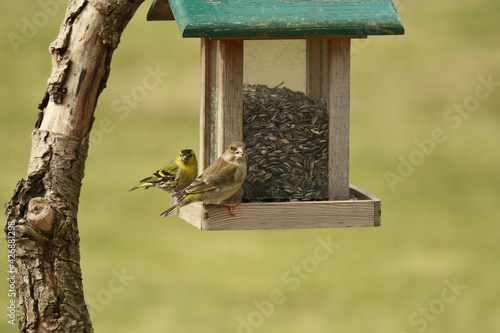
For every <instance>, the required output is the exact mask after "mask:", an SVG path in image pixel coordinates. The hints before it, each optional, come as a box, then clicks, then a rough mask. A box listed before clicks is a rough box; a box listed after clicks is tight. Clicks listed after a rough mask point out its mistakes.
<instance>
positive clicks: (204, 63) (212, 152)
mask: <svg viewBox="0 0 500 333" xmlns="http://www.w3.org/2000/svg"><path fill="white" fill-rule="evenodd" d="M200 60H201V61H200V62H201V100H200V159H199V163H200V166H199V168H200V170H205V169H206V168H207V167H208V166H209V165H210V163H212V162H213V161H215V159H217V154H218V152H217V149H215V142H217V104H216V103H217V95H216V87H217V41H216V40H213V39H210V38H202V39H201V56H200Z"/></svg>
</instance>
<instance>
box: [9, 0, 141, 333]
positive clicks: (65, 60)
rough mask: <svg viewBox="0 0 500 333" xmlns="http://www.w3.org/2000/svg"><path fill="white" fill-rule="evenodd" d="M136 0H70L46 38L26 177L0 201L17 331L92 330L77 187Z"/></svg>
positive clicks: (136, 5)
mask: <svg viewBox="0 0 500 333" xmlns="http://www.w3.org/2000/svg"><path fill="white" fill-rule="evenodd" d="M142 2H143V0H129V1H127V0H70V1H69V4H68V8H67V12H66V16H65V18H64V21H63V23H62V25H61V29H60V32H59V35H58V37H57V39H56V40H55V41H54V42H53V43H52V44H51V45H50V52H51V54H52V73H51V76H50V78H49V80H48V87H47V90H46V92H45V95H44V97H43V100H42V102H41V103H40V105H39V109H40V110H41V112H40V113H39V116H38V121H37V122H36V124H35V129H34V131H33V134H32V148H31V157H30V161H29V167H28V175H27V179H26V180H24V179H22V180H20V181H19V182H18V183H17V186H16V189H15V191H14V195H13V196H12V199H11V200H10V202H8V203H7V204H6V205H5V214H6V216H7V222H6V225H5V232H6V235H7V242H8V248H9V261H10V263H11V266H10V272H9V274H10V276H8V279H10V280H9V281H10V282H11V283H12V282H14V281H15V283H14V284H15V293H16V301H17V311H18V313H17V321H18V325H19V331H20V332H64V333H68V332H93V329H92V324H91V322H90V318H89V313H88V309H87V305H86V303H85V300H84V297H83V286H82V275H81V270H80V250H79V236H78V226H77V218H76V217H77V212H78V202H79V196H80V187H81V184H82V178H83V171H84V166H85V160H86V158H87V151H88V139H89V133H90V129H91V126H92V122H93V119H94V110H95V106H96V103H97V99H98V97H99V94H100V93H101V92H102V90H103V89H104V87H105V86H106V81H107V79H108V76H109V70H110V68H109V66H110V62H111V57H112V54H113V51H114V50H115V49H116V47H117V46H118V43H119V41H120V36H121V34H122V32H123V30H124V29H125V27H126V25H127V23H128V22H129V21H130V19H131V18H132V16H133V15H134V13H135V12H136V10H137V8H138V7H139V5H140V4H141V3H142ZM14 278H15V280H14ZM13 300H14V299H13ZM13 300H11V302H13Z"/></svg>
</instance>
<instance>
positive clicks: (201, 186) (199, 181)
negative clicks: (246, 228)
mask: <svg viewBox="0 0 500 333" xmlns="http://www.w3.org/2000/svg"><path fill="white" fill-rule="evenodd" d="M246 175H247V152H246V146H245V144H244V143H243V142H233V143H232V144H231V145H230V146H229V147H228V148H227V150H226V151H225V152H224V154H222V155H221V156H220V157H219V158H218V159H217V160H216V161H215V162H214V163H212V164H211V165H210V166H209V167H208V168H207V169H206V170H205V171H203V173H202V174H201V175H200V176H199V177H198V178H196V179H195V180H194V181H193V182H192V183H191V184H190V185H189V186H188V187H186V188H185V189H184V190H182V191H180V192H177V193H175V194H174V197H176V199H177V202H176V203H175V204H174V205H173V206H172V207H170V208H169V209H168V210H166V211H164V212H163V213H161V214H160V216H168V215H169V214H170V213H172V212H173V211H174V210H176V209H178V208H180V207H183V206H185V205H187V204H190V203H193V202H200V201H201V202H204V203H208V204H213V203H216V204H223V205H226V206H229V207H230V212H231V213H232V212H233V210H232V208H233V207H234V206H236V205H237V203H235V204H224V203H221V202H222V201H223V200H225V199H227V198H229V197H230V196H232V195H233V194H235V193H236V192H237V191H238V190H239V189H240V188H241V185H242V184H243V182H244V181H245V178H246Z"/></svg>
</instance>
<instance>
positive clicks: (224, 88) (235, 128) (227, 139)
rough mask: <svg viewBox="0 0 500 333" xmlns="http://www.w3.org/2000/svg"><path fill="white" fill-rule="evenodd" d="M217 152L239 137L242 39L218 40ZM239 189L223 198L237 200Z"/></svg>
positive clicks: (241, 128)
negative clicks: (228, 196) (227, 197)
mask: <svg viewBox="0 0 500 333" xmlns="http://www.w3.org/2000/svg"><path fill="white" fill-rule="evenodd" d="M217 101H218V105H219V107H218V111H217V133H218V134H217V135H218V150H219V153H218V155H220V154H222V153H223V152H224V151H225V150H226V149H227V147H228V146H229V145H230V144H231V143H232V142H234V141H242V140H243V40H230V39H226V40H220V41H219V77H218V85H217ZM241 195H242V190H239V191H238V192H237V193H236V194H234V195H233V196H232V197H230V198H229V199H227V200H226V202H236V201H238V202H241Z"/></svg>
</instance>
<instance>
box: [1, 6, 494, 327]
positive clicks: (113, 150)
mask: <svg viewBox="0 0 500 333" xmlns="http://www.w3.org/2000/svg"><path fill="white" fill-rule="evenodd" d="M59 1H60V2H58V1H56V0H54V1H52V2H51V1H49V0H47V2H44V1H42V2H36V1H26V0H16V1H14V0H4V1H2V2H1V4H0V13H2V14H1V15H2V19H1V20H0V29H1V34H0V35H1V39H0V43H1V50H2V53H1V61H0V69H1V72H0V93H1V104H0V105H1V112H0V117H1V118H0V150H1V151H0V156H1V157H0V158H1V172H0V201H2V202H7V201H8V200H9V199H10V196H11V195H12V192H13V189H14V186H15V184H16V182H17V181H18V180H20V179H21V178H23V177H26V170H27V165H28V159H29V153H30V147H31V139H30V133H31V131H32V129H33V127H34V123H35V121H36V119H37V105H38V103H39V102H40V101H41V99H42V96H43V93H44V91H45V87H46V82H47V78H48V76H49V75H50V70H51V59H50V55H49V52H48V46H49V44H50V43H51V42H52V41H53V40H54V39H55V37H56V36H57V34H58V31H59V25H60V22H61V21H62V18H63V16H64V12H65V6H64V5H62V4H61V3H62V2H63V1H61V0H59ZM47 3H51V4H52V7H50V6H49V7H47V5H46V4H47ZM149 5H150V3H149V2H146V3H145V4H143V5H142V8H140V10H139V11H138V13H137V14H136V16H135V17H134V18H133V19H132V21H131V23H130V24H129V26H128V27H127V29H126V30H125V33H124V35H123V37H122V40H121V44H120V46H119V48H118V49H117V51H116V52H115V55H114V57H113V61H112V70H111V77H110V79H109V81H108V87H107V88H106V89H105V90H104V92H103V94H102V95H101V97H100V99H99V102H98V106H97V110H96V113H95V115H96V121H95V123H94V127H93V130H92V142H93V144H92V151H91V153H90V155H89V157H88V160H87V163H86V169H85V178H84V181H83V188H82V194H81V202H80V209H79V216H78V220H79V227H80V236H81V257H82V262H81V264H82V270H83V283H84V287H85V296H86V299H87V300H88V301H89V302H91V303H93V305H92V321H93V325H94V328H95V331H96V332H204V333H212V332H214V333H220V332H245V333H246V332H314V333H316V332H317V333H324V332H366V333H376V332H380V333H392V332H395V333H403V332H406V333H412V332H429V333H431V332H435V333H442V332H454V333H470V332H484V333H488V332H497V331H498V329H499V328H500V298H499V294H500V287H499V280H500V224H499V215H500V214H499V208H498V207H499V202H500V175H499V173H500V172H499V170H500V149H499V148H500V135H499V133H500V114H499V110H500V56H499V55H500V45H499V39H498V31H499V28H500V26H499V24H498V12H499V11H500V2H498V1H495V0H488V1H483V2H481V3H480V4H474V3H471V2H469V1H464V0H459V1H451V0H444V1H439V2H430V1H416V0H401V1H400V2H399V3H396V5H397V8H398V10H399V13H400V16H401V19H402V21H403V24H404V26H405V29H406V34H405V35H404V36H381V37H372V38H369V39H367V40H357V41H353V43H352V93H351V169H350V174H351V183H353V184H356V185H358V186H360V187H362V188H364V189H366V190H368V191H369V192H371V193H374V194H375V195H377V196H379V197H380V198H381V199H382V226H381V227H380V228H353V229H318V230H279V231H230V232H228V231H223V232H202V231H199V230H197V229H195V228H193V227H192V226H190V225H188V224H187V223H185V222H184V221H182V220H180V219H179V218H177V217H175V216H171V217H168V218H167V219H163V218H160V217H158V214H159V213H160V212H161V211H163V210H164V209H166V208H167V207H168V205H169V204H168V196H167V195H165V194H164V193H163V192H161V191H159V190H155V189H153V190H148V191H135V192H131V193H129V192H127V190H128V189H129V188H130V187H132V186H134V185H135V184H136V181H137V180H139V179H141V178H142V177H145V176H147V175H148V174H149V173H151V172H152V171H154V170H156V168H158V167H160V166H162V165H163V164H164V163H165V162H166V161H167V160H169V159H171V158H172V157H173V156H174V155H175V154H176V153H177V152H178V151H179V150H181V149H184V148H194V149H195V150H196V151H197V152H198V151H199V150H198V148H199V147H198V146H199V143H198V142H199V137H198V123H199V118H198V109H199V89H200V88H199V41H198V40H196V39H190V40H186V39H181V38H180V36H179V32H178V30H177V27H176V25H175V24H174V23H172V22H170V23H168V22H147V21H146V19H145V17H146V12H147V10H148V8H149ZM47 8H49V9H50V10H49V11H47ZM43 13H45V14H43ZM44 17H45V18H48V19H47V20H44ZM26 22H30V23H32V24H33V22H35V23H36V24H37V25H38V26H35V29H32V30H31V31H29V29H28V30H26V28H25V26H26V25H27V23H26ZM23 27H24V28H23ZM23 29H24V35H25V36H32V37H30V38H26V40H25V41H26V43H22V44H20V45H17V46H14V45H13V44H12V43H11V41H9V36H13V34H16V35H18V36H23ZM151 70H153V71H154V70H159V71H161V72H162V73H163V74H165V75H164V76H162V77H161V79H160V80H159V81H160V82H159V84H158V86H157V87H156V88H155V89H150V90H147V91H146V94H143V95H137V93H138V92H139V90H141V88H140V87H141V86H143V81H144V80H145V78H146V77H147V76H148V75H150V71H151ZM483 79H484V80H486V81H488V80H490V81H491V82H493V84H490V85H489V86H485V85H484V84H483V83H481V82H482V81H481V80H483ZM151 82H152V81H151ZM138 87H139V88H138ZM488 89H489V90H488ZM133 92H135V93H136V98H135V99H132V100H129V102H127V97H126V96H127V95H131V94H132V93H133ZM139 97H140V98H139ZM460 108H462V109H463V110H464V111H463V112H462V114H460V113H458V112H456V110H458V109H460ZM436 131H437V132H436ZM433 132H434V133H440V136H439V138H437V139H438V140H434V141H433V142H434V143H433V144H432V143H431V140H432V138H433V137H432V133H433ZM435 139H436V138H435ZM419 145H420V146H422V145H423V146H422V147H424V148H420V146H419ZM423 150H425V152H426V153H427V154H425V152H423ZM409 160H412V161H414V162H416V164H418V165H416V166H413V169H408V168H407V169H404V167H402V166H401V165H402V163H403V162H402V161H409ZM398 169H399V170H398ZM388 174H392V175H398V176H400V177H401V178H400V179H399V180H400V181H398V182H396V183H392V185H391V183H390V182H388V180H387V175H388ZM328 241H329V242H331V243H335V247H334V248H333V250H332V251H331V253H328V252H326V251H323V250H321V252H318V251H320V250H317V249H318V246H320V244H321V243H322V242H323V243H324V242H328ZM0 248H1V250H0V276H2V277H3V278H2V281H3V282H1V283H0V309H3V310H0V331H2V332H15V331H16V328H14V327H12V326H11V325H9V324H8V323H7V316H6V314H7V309H6V307H7V306H8V302H9V298H8V296H7V292H8V286H7V281H6V279H5V277H7V273H6V271H7V252H6V242H5V240H4V239H3V237H2V240H1V241H0ZM320 259H321V260H320ZM117 275H118V276H120V275H121V279H117V278H116V276H117ZM453 285H455V287H453ZM276 295H280V297H276ZM273 301H275V302H276V303H271V302H273ZM270 304H273V305H270ZM259 308H260V310H259ZM242 321H245V323H247V324H245V325H249V326H246V327H243V326H242V325H243V324H241V323H242ZM250 324H252V325H253V326H250ZM254 326H255V327H254Z"/></svg>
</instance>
